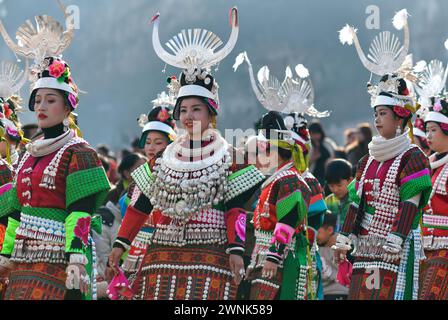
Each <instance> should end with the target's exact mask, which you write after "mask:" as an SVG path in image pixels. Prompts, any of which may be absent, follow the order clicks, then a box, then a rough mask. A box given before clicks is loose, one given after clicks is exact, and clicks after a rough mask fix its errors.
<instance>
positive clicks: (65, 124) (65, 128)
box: [62, 118, 70, 131]
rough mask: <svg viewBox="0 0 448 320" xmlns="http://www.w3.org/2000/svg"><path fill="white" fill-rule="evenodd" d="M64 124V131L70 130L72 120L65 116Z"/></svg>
mask: <svg viewBox="0 0 448 320" xmlns="http://www.w3.org/2000/svg"><path fill="white" fill-rule="evenodd" d="M62 125H63V126H64V131H67V130H68V127H69V126H70V121H69V120H68V118H65V119H64V121H62Z"/></svg>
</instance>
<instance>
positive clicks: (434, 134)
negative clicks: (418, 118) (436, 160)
mask: <svg viewBox="0 0 448 320" xmlns="http://www.w3.org/2000/svg"><path fill="white" fill-rule="evenodd" d="M426 138H427V141H428V145H429V147H430V148H431V150H433V151H435V152H439V153H442V152H447V151H448V136H447V135H446V134H444V133H443V131H442V129H441V128H440V126H439V124H438V123H436V122H428V123H427V124H426Z"/></svg>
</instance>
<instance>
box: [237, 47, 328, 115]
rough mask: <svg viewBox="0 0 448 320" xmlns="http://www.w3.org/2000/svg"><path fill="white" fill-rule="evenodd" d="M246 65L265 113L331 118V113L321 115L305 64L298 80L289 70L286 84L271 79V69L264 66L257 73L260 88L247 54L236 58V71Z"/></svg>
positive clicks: (274, 78)
mask: <svg viewBox="0 0 448 320" xmlns="http://www.w3.org/2000/svg"><path fill="white" fill-rule="evenodd" d="M244 61H246V63H247V65H248V69H249V76H250V82H251V85H252V89H253V91H254V93H255V95H256V97H257V99H258V101H260V103H261V104H262V105H263V107H265V109H267V110H270V111H278V112H282V113H293V112H297V113H299V114H302V113H303V114H307V115H309V116H311V117H317V118H321V117H328V116H329V114H330V113H329V112H328V111H324V112H319V111H318V110H317V109H316V108H315V107H314V87H313V83H312V82H311V79H310V78H309V71H308V69H307V68H305V67H304V66H303V65H302V64H298V65H296V67H295V68H294V71H295V72H296V74H297V77H294V76H293V73H292V70H291V68H290V67H289V66H288V67H287V68H286V71H285V79H284V80H283V82H280V81H279V80H278V79H277V78H276V77H274V76H273V75H271V74H270V71H269V68H268V67H267V66H264V67H262V68H261V69H260V70H259V71H258V73H257V80H258V84H257V82H256V80H255V77H254V71H253V68H252V64H251V62H250V60H249V57H248V55H247V53H246V52H242V53H240V54H239V55H238V56H237V57H236V59H235V64H234V65H233V69H234V71H236V70H237V69H238V67H239V66H240V65H241V64H242V63H243V62H244Z"/></svg>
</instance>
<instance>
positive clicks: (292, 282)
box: [279, 234, 308, 300]
mask: <svg viewBox="0 0 448 320" xmlns="http://www.w3.org/2000/svg"><path fill="white" fill-rule="evenodd" d="M307 246H308V241H307V240H306V239H305V237H304V236H303V234H298V235H297V236H296V246H295V248H294V249H293V250H291V251H289V252H288V256H287V257H286V258H285V259H284V260H283V279H282V284H281V286H280V297H279V299H280V300H296V281H297V279H298V278H299V272H300V268H306V267H307V258H306V248H307Z"/></svg>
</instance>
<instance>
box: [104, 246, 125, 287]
mask: <svg viewBox="0 0 448 320" xmlns="http://www.w3.org/2000/svg"><path fill="white" fill-rule="evenodd" d="M123 253H124V249H123V248H120V247H115V248H113V249H112V252H111V253H110V255H109V261H108V264H107V269H106V280H107V282H110V281H111V280H112V278H113V277H114V276H116V275H117V274H118V268H119V266H120V259H121V256H122V255H123Z"/></svg>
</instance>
